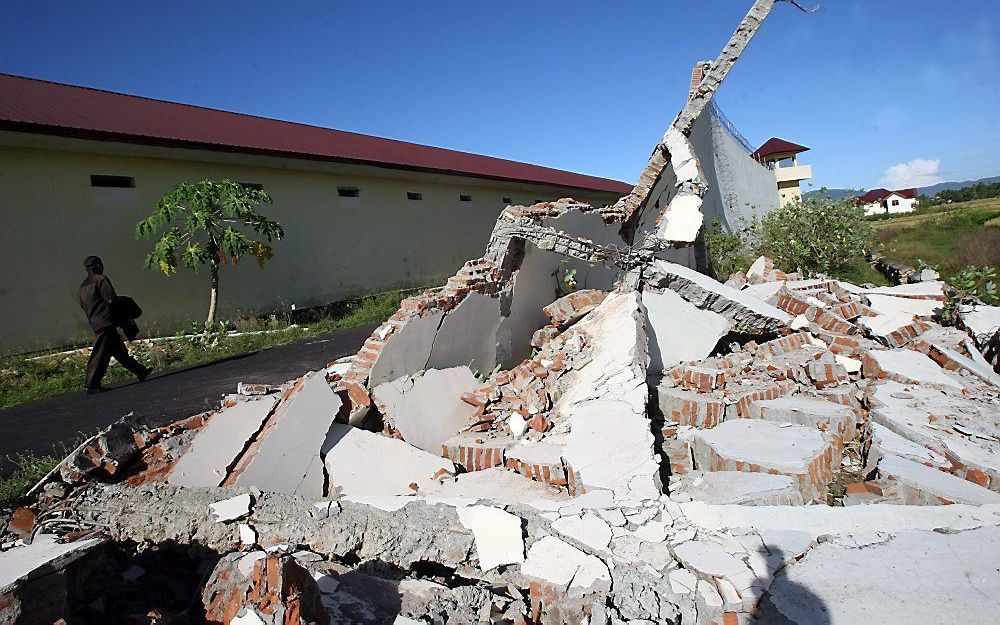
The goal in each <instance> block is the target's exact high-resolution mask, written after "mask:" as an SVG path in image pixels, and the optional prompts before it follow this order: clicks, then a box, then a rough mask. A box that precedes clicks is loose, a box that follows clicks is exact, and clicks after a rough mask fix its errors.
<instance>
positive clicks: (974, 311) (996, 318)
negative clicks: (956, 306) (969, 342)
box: [959, 304, 1000, 349]
mask: <svg viewBox="0 0 1000 625" xmlns="http://www.w3.org/2000/svg"><path fill="white" fill-rule="evenodd" d="M959 319H961V321H962V325H963V326H964V327H965V329H966V330H967V331H968V333H969V336H971V337H972V339H973V340H974V341H975V342H976V346H977V347H979V348H980V349H983V348H985V347H986V343H987V341H989V340H990V339H991V338H993V336H994V335H995V334H996V333H997V332H998V331H1000V306H985V305H983V304H977V305H976V306H964V307H962V309H961V311H960V312H959Z"/></svg>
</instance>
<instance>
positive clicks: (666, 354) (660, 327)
mask: <svg viewBox="0 0 1000 625" xmlns="http://www.w3.org/2000/svg"><path fill="white" fill-rule="evenodd" d="M642 304H643V306H644V307H645V308H646V335H647V337H648V338H649V369H650V371H652V372H659V371H662V370H663V369H664V367H669V366H671V365H675V364H678V363H681V362H686V361H689V360H701V359H702V358H707V357H708V355H709V354H711V353H712V350H713V349H715V346H716V345H717V344H718V343H719V341H720V340H721V339H722V337H723V336H725V335H726V334H728V333H729V330H730V327H731V324H730V323H729V321H728V320H727V319H726V318H725V317H723V316H722V315H720V314H718V313H716V312H712V311H710V310H701V309H700V308H697V307H696V306H695V305H694V304H692V303H691V302H689V301H687V300H685V299H684V298H682V297H681V296H680V295H678V294H677V293H675V292H674V291H671V290H669V289H667V290H660V291H656V290H652V289H647V290H645V291H643V292H642Z"/></svg>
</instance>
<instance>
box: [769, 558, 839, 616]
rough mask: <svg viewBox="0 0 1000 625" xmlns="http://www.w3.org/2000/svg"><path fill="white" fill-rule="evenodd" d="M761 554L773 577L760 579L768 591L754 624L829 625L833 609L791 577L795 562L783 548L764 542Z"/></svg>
mask: <svg viewBox="0 0 1000 625" xmlns="http://www.w3.org/2000/svg"><path fill="white" fill-rule="evenodd" d="M758 553H759V554H760V556H761V557H763V558H764V559H765V560H767V569H768V570H769V571H774V572H773V573H771V576H770V577H764V578H757V582H756V583H759V584H760V585H761V586H762V587H763V588H764V593H763V595H762V596H761V598H760V600H759V601H758V602H757V610H756V613H755V618H754V621H753V622H754V623H758V624H759V625H829V624H830V623H831V622H832V620H831V618H830V612H829V609H828V608H827V606H826V603H825V602H824V601H823V600H822V599H820V597H819V596H818V595H816V593H814V592H813V591H811V590H809V588H807V587H805V586H803V585H802V584H800V583H798V582H795V581H792V580H791V579H789V577H788V568H787V567H788V565H790V564H792V560H791V558H788V557H787V556H786V555H785V553H784V551H782V550H781V548H780V547H777V546H775V545H766V544H765V545H761V547H760V549H758Z"/></svg>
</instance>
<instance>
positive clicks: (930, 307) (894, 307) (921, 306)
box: [865, 293, 942, 317]
mask: <svg viewBox="0 0 1000 625" xmlns="http://www.w3.org/2000/svg"><path fill="white" fill-rule="evenodd" d="M865 298H866V299H867V300H868V306H870V307H871V308H872V309H873V310H875V312H877V313H878V314H880V315H901V314H905V315H915V316H917V317H933V316H934V314H935V313H937V312H938V311H939V310H941V306H942V303H941V302H939V301H938V300H935V299H915V298H912V297H896V296H893V295H878V294H876V293H868V294H867V295H866V296H865Z"/></svg>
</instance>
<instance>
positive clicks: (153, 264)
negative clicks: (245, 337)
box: [135, 180, 284, 325]
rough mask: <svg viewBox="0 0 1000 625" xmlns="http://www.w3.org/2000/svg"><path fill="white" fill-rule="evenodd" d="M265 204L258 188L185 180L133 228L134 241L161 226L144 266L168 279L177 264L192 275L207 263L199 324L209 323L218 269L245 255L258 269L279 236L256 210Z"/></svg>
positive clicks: (276, 227) (273, 223)
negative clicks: (208, 278) (205, 302)
mask: <svg viewBox="0 0 1000 625" xmlns="http://www.w3.org/2000/svg"><path fill="white" fill-rule="evenodd" d="M270 203H271V196H269V195H268V194H267V192H265V191H264V190H263V189H257V188H253V187H251V186H248V185H243V184H240V183H238V182H232V181H230V180H221V181H213V180H202V181H201V182H195V183H191V182H185V183H184V184H181V185H178V186H176V187H174V188H173V189H172V190H171V191H169V192H168V193H167V194H166V195H164V196H163V197H162V198H160V201H159V202H158V203H157V204H156V209H155V210H154V211H153V214H152V215H150V216H149V217H147V218H146V219H143V220H142V221H140V222H139V223H138V224H136V227H135V235H136V238H139V239H148V238H150V237H152V236H153V235H154V234H156V232H157V231H159V230H160V229H161V228H167V231H166V232H164V233H163V234H162V235H161V236H160V239H159V240H158V241H157V242H156V244H155V245H154V246H153V251H152V252H151V253H150V254H148V255H147V256H146V268H147V269H149V270H152V271H162V272H163V273H164V274H166V275H168V276H169V275H172V274H174V273H176V272H177V267H178V265H184V266H185V267H187V268H188V269H191V270H193V271H197V270H198V268H199V267H201V266H202V265H204V264H206V263H208V265H209V268H210V270H211V293H210V296H209V304H208V317H207V319H206V320H205V323H206V325H208V324H211V323H213V322H214V321H215V311H216V307H217V306H218V300H219V268H220V267H221V266H222V265H223V264H226V263H228V262H232V264H233V265H234V266H235V265H236V263H238V262H239V260H240V259H241V258H242V257H243V256H244V255H245V254H251V255H253V256H254V257H256V258H257V264H258V265H259V266H260V268H261V269H263V268H264V263H266V262H267V261H268V260H269V259H270V258H271V256H272V254H273V251H272V249H271V245H270V244H271V243H272V242H273V241H275V240H280V239H281V237H282V236H284V231H283V230H282V228H281V224H279V223H278V222H276V221H272V220H270V219H268V218H266V217H264V216H263V215H260V214H259V213H258V212H257V211H258V210H259V209H260V207H261V206H262V205H264V204H270ZM171 224H175V225H171ZM248 234H250V235H251V236H252V237H253V238H251V237H250V236H248Z"/></svg>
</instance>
